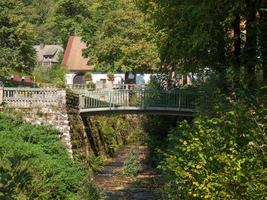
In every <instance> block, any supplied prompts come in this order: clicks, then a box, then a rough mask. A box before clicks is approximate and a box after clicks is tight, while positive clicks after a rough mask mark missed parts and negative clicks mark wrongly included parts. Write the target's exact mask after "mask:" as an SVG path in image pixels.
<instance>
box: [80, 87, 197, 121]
mask: <svg viewBox="0 0 267 200" xmlns="http://www.w3.org/2000/svg"><path fill="white" fill-rule="evenodd" d="M196 97H197V94H196V92H195V91H192V90H188V89H179V90H173V91H160V90H148V89H130V90H129V89H119V90H96V91H87V92H83V93H80V94H79V111H80V114H81V115H88V114H89V115H96V114H120V113H123V114H157V115H179V116H192V115H193V113H194V107H195V100H196Z"/></svg>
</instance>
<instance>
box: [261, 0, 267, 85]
mask: <svg viewBox="0 0 267 200" xmlns="http://www.w3.org/2000/svg"><path fill="white" fill-rule="evenodd" d="M260 31H261V35H260V38H261V56H262V69H263V81H264V83H265V84H267V0H261V4H260Z"/></svg>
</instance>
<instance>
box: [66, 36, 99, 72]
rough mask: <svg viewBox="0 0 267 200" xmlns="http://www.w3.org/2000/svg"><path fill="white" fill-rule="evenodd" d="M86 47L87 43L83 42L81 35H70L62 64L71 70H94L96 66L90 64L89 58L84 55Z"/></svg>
mask: <svg viewBox="0 0 267 200" xmlns="http://www.w3.org/2000/svg"><path fill="white" fill-rule="evenodd" d="M85 48H86V44H85V43H84V42H82V40H81V37H78V36H70V37H69V40H68V44H67V48H66V51H65V53H64V58H63V61H62V64H65V65H67V66H68V68H69V70H73V71H93V70H94V66H93V65H88V64H87V63H88V60H89V59H88V58H84V57H83V55H82V51H83V49H85Z"/></svg>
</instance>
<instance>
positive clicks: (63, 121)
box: [3, 90, 73, 157]
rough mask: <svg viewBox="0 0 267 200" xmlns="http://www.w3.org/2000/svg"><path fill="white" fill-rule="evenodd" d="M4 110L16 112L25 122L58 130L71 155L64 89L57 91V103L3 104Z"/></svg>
mask: <svg viewBox="0 0 267 200" xmlns="http://www.w3.org/2000/svg"><path fill="white" fill-rule="evenodd" d="M3 111H4V112H7V113H17V114H19V115H21V116H22V117H23V119H25V120H26V121H27V122H30V123H32V124H37V125H48V126H52V127H53V128H55V129H57V130H58V131H59V133H60V134H59V138H60V139H61V140H62V142H63V143H64V144H65V146H66V148H67V151H68V153H69V155H70V156H71V157H72V154H73V152H72V144H71V136H70V124H69V117H68V113H67V109H66V91H64V90H59V91H57V103H56V104H54V103H53V104H51V105H49V104H47V103H44V104H43V105H40V104H38V105H31V106H28V105H27V106H10V105H5V106H4V108H3Z"/></svg>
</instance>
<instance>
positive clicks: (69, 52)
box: [62, 36, 150, 85]
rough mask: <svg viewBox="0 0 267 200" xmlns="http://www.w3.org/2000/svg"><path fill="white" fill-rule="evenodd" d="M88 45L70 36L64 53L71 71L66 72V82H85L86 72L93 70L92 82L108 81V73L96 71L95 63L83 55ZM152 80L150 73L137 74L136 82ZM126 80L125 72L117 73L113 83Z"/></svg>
mask: <svg viewBox="0 0 267 200" xmlns="http://www.w3.org/2000/svg"><path fill="white" fill-rule="evenodd" d="M86 47H87V46H86V44H85V43H84V42H83V41H82V40H81V37H79V36H70V37H69V40H68V44H67V48H66V50H65V53H64V58H63V61H62V64H64V65H66V66H67V67H68V70H69V72H68V73H67V74H66V84H67V85H72V84H85V80H84V75H85V73H86V72H91V75H92V82H93V83H98V82H102V83H103V84H106V83H108V82H109V81H108V75H107V74H104V73H98V72H96V71H95V66H94V65H89V64H88V61H89V59H88V58H85V57H84V56H83V49H85V48H86ZM149 80H150V74H137V75H136V83H137V84H146V83H148V82H149ZM124 82H125V74H124V73H115V74H114V80H113V81H112V83H113V84H123V83H124Z"/></svg>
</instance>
